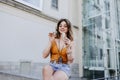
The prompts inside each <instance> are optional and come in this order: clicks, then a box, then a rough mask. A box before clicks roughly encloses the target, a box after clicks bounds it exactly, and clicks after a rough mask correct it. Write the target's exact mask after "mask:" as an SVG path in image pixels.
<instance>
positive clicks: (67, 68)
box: [50, 63, 71, 77]
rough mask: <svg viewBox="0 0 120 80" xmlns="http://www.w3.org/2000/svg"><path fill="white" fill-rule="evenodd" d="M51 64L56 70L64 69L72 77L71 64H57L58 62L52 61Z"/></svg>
mask: <svg viewBox="0 0 120 80" xmlns="http://www.w3.org/2000/svg"><path fill="white" fill-rule="evenodd" d="M50 66H51V67H52V69H53V70H54V71H58V70H61V71H64V72H65V73H66V74H67V76H68V77H70V75H71V74H70V73H71V71H70V66H69V65H68V64H62V63H60V64H57V63H50Z"/></svg>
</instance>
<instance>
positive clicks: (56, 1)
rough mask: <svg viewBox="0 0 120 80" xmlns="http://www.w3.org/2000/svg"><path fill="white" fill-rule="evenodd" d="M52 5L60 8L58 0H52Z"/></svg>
mask: <svg viewBox="0 0 120 80" xmlns="http://www.w3.org/2000/svg"><path fill="white" fill-rule="evenodd" d="M51 6H52V7H53V8H55V9H58V0H52V2H51Z"/></svg>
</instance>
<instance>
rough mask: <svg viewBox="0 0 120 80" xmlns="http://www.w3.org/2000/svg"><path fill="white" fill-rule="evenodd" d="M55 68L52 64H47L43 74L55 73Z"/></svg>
mask: <svg viewBox="0 0 120 80" xmlns="http://www.w3.org/2000/svg"><path fill="white" fill-rule="evenodd" d="M53 72H54V71H53V69H52V67H51V66H50V65H45V66H44V67H43V74H44V75H52V74H53Z"/></svg>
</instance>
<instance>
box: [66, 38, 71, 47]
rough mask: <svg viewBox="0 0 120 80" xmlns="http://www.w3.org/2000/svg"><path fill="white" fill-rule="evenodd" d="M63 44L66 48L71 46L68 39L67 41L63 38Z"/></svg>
mask: <svg viewBox="0 0 120 80" xmlns="http://www.w3.org/2000/svg"><path fill="white" fill-rule="evenodd" d="M64 43H65V45H66V47H69V46H70V44H71V41H70V39H68V38H67V37H65V39H64Z"/></svg>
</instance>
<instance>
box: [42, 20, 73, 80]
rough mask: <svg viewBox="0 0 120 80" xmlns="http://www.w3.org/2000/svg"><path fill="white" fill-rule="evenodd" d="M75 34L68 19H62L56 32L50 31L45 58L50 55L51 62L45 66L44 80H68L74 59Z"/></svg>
mask: <svg viewBox="0 0 120 80" xmlns="http://www.w3.org/2000/svg"><path fill="white" fill-rule="evenodd" d="M73 48H74V47H73V36H72V29H71V23H70V21H69V20H68V19H60V20H59V22H58V23H57V28H56V33H49V42H48V45H47V47H46V48H45V50H44V51H43V58H47V57H48V56H49V55H50V64H48V65H45V66H44V67H43V71H42V74H43V80H68V78H69V77H70V66H69V65H70V64H71V63H72V62H73V60H74V55H73Z"/></svg>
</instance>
